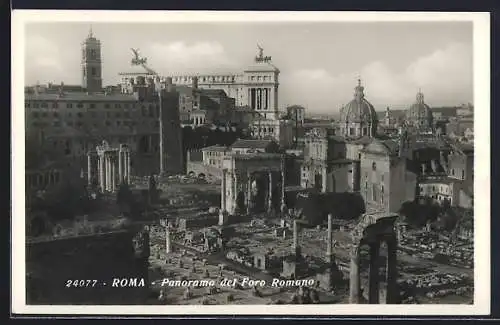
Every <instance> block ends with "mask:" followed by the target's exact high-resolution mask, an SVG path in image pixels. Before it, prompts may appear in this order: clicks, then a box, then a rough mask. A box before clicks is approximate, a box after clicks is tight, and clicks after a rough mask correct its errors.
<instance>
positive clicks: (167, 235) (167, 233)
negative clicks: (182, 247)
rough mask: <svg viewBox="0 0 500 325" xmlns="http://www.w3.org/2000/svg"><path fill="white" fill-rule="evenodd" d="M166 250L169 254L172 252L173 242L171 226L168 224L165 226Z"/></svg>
mask: <svg viewBox="0 0 500 325" xmlns="http://www.w3.org/2000/svg"><path fill="white" fill-rule="evenodd" d="M165 252H166V253H167V254H168V253H170V252H172V242H171V239H170V228H168V224H167V226H166V227H165Z"/></svg>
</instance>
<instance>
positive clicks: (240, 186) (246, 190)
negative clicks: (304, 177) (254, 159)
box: [221, 169, 285, 214]
mask: <svg viewBox="0 0 500 325" xmlns="http://www.w3.org/2000/svg"><path fill="white" fill-rule="evenodd" d="M266 174H267V177H265V184H266V185H265V188H264V189H263V190H265V193H266V194H265V209H266V211H267V212H271V211H272V208H273V202H274V201H275V198H274V193H273V192H274V190H275V189H276V183H277V182H278V181H279V176H281V180H282V182H281V186H280V187H281V198H280V204H281V207H283V206H284V196H285V189H284V180H285V178H284V174H283V173H281V175H280V174H278V175H277V171H269V170H267V171H250V170H249V171H247V172H246V173H238V172H237V171H234V170H233V171H228V170H227V169H223V170H222V182H221V211H224V212H226V213H229V214H234V212H235V211H236V210H237V207H238V203H239V202H238V196H239V195H240V193H241V192H243V195H244V199H245V201H244V207H245V209H246V211H245V212H246V213H247V214H248V213H250V212H251V211H252V209H253V208H254V205H255V202H254V200H253V198H254V193H253V188H252V186H253V184H254V181H255V180H256V179H257V178H258V177H259V176H260V177H262V176H263V175H266ZM258 184H259V183H257V186H258ZM261 184H264V182H262V183H261ZM261 190H262V189H261Z"/></svg>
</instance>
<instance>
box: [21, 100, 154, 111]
mask: <svg viewBox="0 0 500 325" xmlns="http://www.w3.org/2000/svg"><path fill="white" fill-rule="evenodd" d="M137 105H139V104H135V103H114V104H110V103H104V104H103V107H104V108H112V107H114V108H137ZM24 106H25V107H26V108H49V106H50V107H52V108H62V107H66V108H74V107H76V108H97V106H98V105H97V104H96V103H83V102H76V103H64V105H63V103H58V102H51V103H50V105H49V102H47V101H41V102H37V101H33V102H30V101H26V102H25V103H24ZM154 106H155V107H157V108H158V107H159V106H158V105H153V104H149V109H152V108H153V107H154ZM142 107H143V108H145V107H146V106H144V105H143V106H142Z"/></svg>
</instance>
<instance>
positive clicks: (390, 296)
mask: <svg viewBox="0 0 500 325" xmlns="http://www.w3.org/2000/svg"><path fill="white" fill-rule="evenodd" d="M386 267H387V271H386V283H387V294H386V304H397V303H399V289H398V283H397V280H398V269H397V241H396V238H391V239H390V240H388V241H387V266H386Z"/></svg>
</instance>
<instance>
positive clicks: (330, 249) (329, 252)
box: [326, 213, 333, 263]
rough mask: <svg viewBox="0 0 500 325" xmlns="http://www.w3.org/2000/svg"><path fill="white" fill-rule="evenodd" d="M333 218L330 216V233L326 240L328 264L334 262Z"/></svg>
mask: <svg viewBox="0 0 500 325" xmlns="http://www.w3.org/2000/svg"><path fill="white" fill-rule="evenodd" d="M332 237H333V216H332V214H331V213H329V214H328V233H327V239H326V261H327V263H331V262H333V247H332V244H333V238H332Z"/></svg>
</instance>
